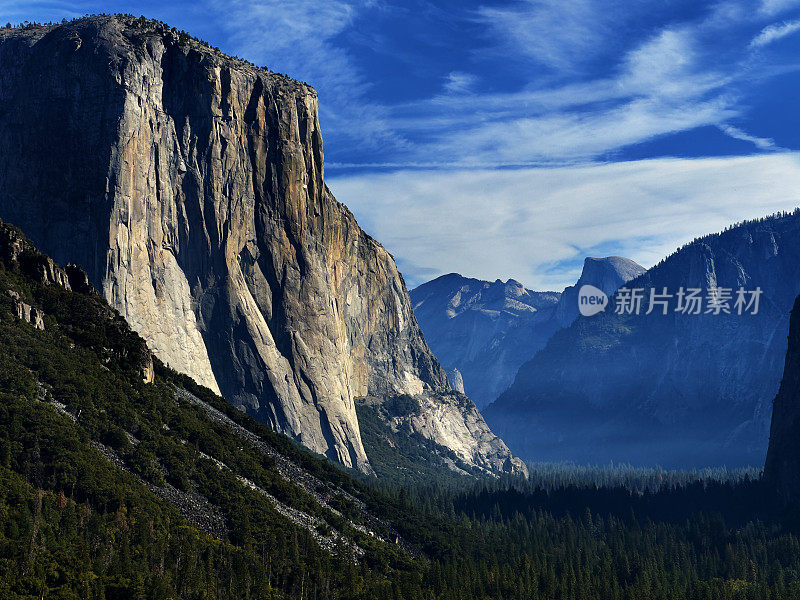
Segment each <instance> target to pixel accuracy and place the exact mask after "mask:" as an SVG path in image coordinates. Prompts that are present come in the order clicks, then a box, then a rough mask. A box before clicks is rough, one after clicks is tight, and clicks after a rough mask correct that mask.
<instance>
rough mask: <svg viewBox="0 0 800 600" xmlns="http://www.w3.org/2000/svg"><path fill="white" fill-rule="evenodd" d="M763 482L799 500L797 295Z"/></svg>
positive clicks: (799, 331) (799, 323) (799, 322)
mask: <svg viewBox="0 0 800 600" xmlns="http://www.w3.org/2000/svg"><path fill="white" fill-rule="evenodd" d="M764 479H765V480H766V481H767V482H769V483H770V484H772V485H773V486H774V487H776V488H777V490H778V492H779V494H780V495H781V496H782V497H783V498H784V499H785V500H796V499H797V498H798V497H800V296H798V297H797V299H796V300H795V301H794V307H793V308H792V313H791V319H790V322H789V344H788V348H787V350H786V362H785V364H784V368H783V379H782V380H781V387H780V389H779V390H778V395H777V396H776V397H775V401H774V402H773V404H772V424H771V426H770V432H769V448H768V450H767V460H766V462H765V464H764Z"/></svg>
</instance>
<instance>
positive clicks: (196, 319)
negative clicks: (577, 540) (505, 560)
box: [0, 17, 507, 470]
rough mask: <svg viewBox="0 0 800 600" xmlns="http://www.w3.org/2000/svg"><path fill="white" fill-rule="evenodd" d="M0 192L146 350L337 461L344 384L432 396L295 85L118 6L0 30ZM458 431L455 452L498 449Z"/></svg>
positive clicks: (381, 256)
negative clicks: (334, 189)
mask: <svg viewBox="0 0 800 600" xmlns="http://www.w3.org/2000/svg"><path fill="white" fill-rule="evenodd" d="M0 197H2V198H3V200H2V201H0V216H2V218H4V219H7V220H9V221H11V222H14V223H16V224H18V225H19V226H20V227H21V228H22V229H23V230H24V231H25V232H26V234H27V235H29V236H30V237H31V238H32V239H33V240H34V241H35V242H36V243H37V244H38V245H39V246H40V247H41V248H42V249H43V250H45V251H47V252H48V253H49V254H51V255H52V256H53V257H54V258H55V259H56V260H58V261H62V262H67V261H71V262H76V263H79V264H81V265H84V266H85V268H86V270H87V272H88V274H89V277H90V278H91V280H92V281H93V282H94V283H95V285H97V287H98V288H99V289H101V290H102V293H103V295H104V296H105V298H106V299H107V300H108V301H109V302H110V303H111V304H112V305H113V306H114V307H116V308H117V309H118V310H119V311H120V312H121V313H122V314H123V316H125V318H126V319H127V320H128V321H129V322H130V324H131V325H132V326H133V328H134V329H135V330H136V331H138V332H139V333H140V334H141V335H142V336H143V337H144V338H145V339H146V340H147V342H148V344H149V345H150V347H151V348H153V350H154V351H155V353H156V354H157V355H158V356H159V357H160V358H161V359H162V360H164V361H165V362H167V363H169V364H170V366H172V367H174V368H176V369H178V370H180V371H183V372H185V373H187V374H189V375H191V376H193V377H194V378H195V379H197V381H198V382H200V383H202V384H204V385H207V386H209V387H211V388H212V389H215V390H218V391H220V392H221V393H222V394H223V395H225V396H226V397H227V398H228V399H229V400H230V401H231V402H233V403H234V404H236V405H238V406H241V407H243V408H246V409H247V410H248V411H249V412H251V413H253V414H255V415H257V416H258V417H259V418H261V419H263V420H265V421H266V422H268V423H270V424H271V425H272V426H273V427H274V428H275V429H276V430H278V431H281V432H284V433H287V434H289V435H292V436H294V437H295V438H297V439H298V440H299V441H301V442H302V443H303V444H305V445H306V446H308V447H309V448H311V449H313V450H316V451H318V452H320V453H324V454H327V455H328V456H329V457H331V458H333V459H335V460H338V461H340V462H341V463H343V464H345V465H348V466H353V467H357V468H360V469H362V470H369V465H368V461H367V458H366V455H365V453H364V448H363V446H362V443H361V439H360V434H359V426H358V422H357V419H356V413H355V408H354V398H355V397H358V396H367V395H372V396H384V395H391V394H402V393H407V394H414V395H421V394H427V395H430V396H432V397H434V398H435V397H436V395H437V394H441V393H445V392H448V391H449V386H448V384H447V380H446V377H445V374H444V371H443V370H442V369H441V367H440V366H439V364H438V362H437V361H436V359H435V357H434V356H433V355H432V354H431V352H430V350H429V349H428V347H427V346H426V345H425V342H424V341H423V339H422V336H421V334H420V332H419V329H418V327H417V324H416V321H415V320H414V315H413V313H412V311H411V307H410V302H409V300H408V295H407V292H406V289H405V284H404V282H403V280H402V277H401V276H400V274H399V273H398V271H397V268H396V266H395V264H394V260H393V259H392V257H391V256H390V255H389V254H388V253H387V252H386V251H385V250H384V249H383V247H381V246H380V245H379V244H378V243H377V242H375V241H374V240H373V239H371V238H370V237H369V236H368V235H366V234H365V233H364V232H363V231H361V229H360V228H359V227H358V225H357V223H356V221H355V219H354V218H353V216H352V214H351V213H350V212H349V211H348V210H347V208H345V207H344V206H343V205H341V204H339V203H338V202H337V201H336V200H335V199H334V198H333V196H332V195H331V193H330V192H329V190H328V189H327V188H326V187H325V184H324V181H323V155H322V138H321V134H320V129H319V123H318V119H317V96H316V92H315V91H314V90H313V89H312V88H310V87H308V86H306V85H304V84H300V83H298V82H296V81H293V80H290V79H288V78H286V77H283V76H279V75H276V74H273V73H270V72H268V71H266V70H263V69H257V68H255V67H253V66H252V65H249V64H247V63H244V62H242V61H239V60H237V59H232V58H230V57H226V56H224V55H222V54H220V53H219V52H216V51H213V50H211V49H209V48H208V47H206V46H204V45H202V44H200V43H199V42H197V41H194V40H191V39H186V38H185V36H180V35H178V34H176V33H174V32H170V31H169V29H164V28H163V27H160V26H159V25H157V24H154V23H152V22H145V21H142V22H140V21H138V20H133V19H128V18H126V17H93V18H87V19H81V20H79V21H75V22H73V23H70V24H67V25H61V26H57V27H49V28H41V29H33V30H27V31H19V30H11V31H3V32H0ZM449 416H450V417H451V418H459V416H458V415H454V414H451V415H449ZM462 420H463V415H462ZM477 427H478V429H479V431H477V432H476V436H475V437H474V440H473V442H472V443H471V445H469V447H462V448H460V449H458V450H459V451H461V452H464V453H465V454H470V455H471V456H472V457H474V458H473V459H474V460H477V461H478V462H480V461H481V460H484V459H486V457H488V456H490V455H491V456H494V455H496V454H498V452H499V453H501V454H502V451H503V450H504V451H505V452H506V454H507V449H506V448H505V446H504V445H503V443H502V441H500V440H499V439H497V438H496V437H495V436H491V433H490V432H488V428H487V427H486V425H485V424H484V423H483V421H482V420H481V421H480V424H479V425H478V426H477ZM487 435H489V436H491V438H492V439H490V440H489V441H488V442H487V441H486V440H485V439H483V438H485V437H486V436H487ZM504 458H507V456H506V457H504ZM486 460H488V459H486ZM494 462H497V461H496V460H495V459H491V461H489V462H486V464H485V465H484V466H486V467H487V468H494V467H495V466H499V465H494Z"/></svg>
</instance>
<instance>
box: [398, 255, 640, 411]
mask: <svg viewBox="0 0 800 600" xmlns="http://www.w3.org/2000/svg"><path fill="white" fill-rule="evenodd" d="M643 272H644V268H643V267H641V266H640V265H638V264H636V263H635V262H633V261H632V260H628V259H627V258H621V257H619V256H611V257H607V258H587V259H586V260H585V262H584V265H583V273H582V274H581V277H580V279H579V280H578V282H577V284H576V285H575V286H571V287H568V288H567V289H566V290H564V292H563V293H559V292H535V291H533V290H529V289H526V288H525V287H524V286H523V285H522V284H520V283H519V282H517V281H514V280H513V279H509V280H508V281H506V282H503V281H501V280H499V279H498V280H496V281H494V282H489V281H481V280H478V279H468V278H466V277H462V276H461V275H458V274H457V273H450V274H449V275H442V276H441V277H438V278H436V279H434V280H433V281H429V282H428V283H424V284H422V285H421V286H419V287H417V288H415V289H414V290H412V291H411V301H412V303H413V304H414V312H415V314H416V316H417V320H418V321H419V324H420V326H421V327H422V331H423V333H424V334H425V340H426V341H427V342H428V344H430V347H431V349H432V350H433V351H434V352H435V353H436V356H437V357H438V358H439V360H441V361H442V364H443V365H444V366H445V368H447V369H448V373H450V372H451V371H450V370H452V369H456V370H458V371H459V372H460V374H461V376H462V377H463V389H462V390H460V391H462V392H464V393H466V394H467V395H468V396H469V397H470V398H472V399H473V400H475V403H476V404H477V405H478V406H479V407H481V408H483V407H485V406H487V405H488V404H490V403H491V402H493V401H494V400H496V399H497V397H498V396H499V395H500V394H501V393H503V392H504V391H505V390H506V389H507V388H508V386H509V385H511V383H512V382H513V381H514V376H515V375H516V374H517V370H518V369H519V368H520V366H521V365H522V364H523V363H525V362H526V361H528V360H530V359H531V358H532V357H533V355H534V354H536V353H537V352H538V351H539V350H541V349H542V348H544V346H545V344H546V343H547V340H549V339H550V337H551V336H552V335H553V334H554V333H555V332H556V331H558V330H559V329H561V328H562V327H567V326H569V325H570V324H571V323H572V322H573V321H574V320H575V318H576V317H577V316H578V290H579V289H580V286H582V285H584V284H591V285H594V286H595V287H597V288H599V289H602V290H603V291H605V292H606V293H607V294H609V295H610V294H613V293H614V291H615V290H616V289H617V288H618V287H619V286H620V285H622V284H623V283H625V282H626V281H630V280H631V279H633V278H634V277H636V276H638V275H641V274H642V273H643ZM450 383H451V385H452V383H453V381H452V378H451V381H450Z"/></svg>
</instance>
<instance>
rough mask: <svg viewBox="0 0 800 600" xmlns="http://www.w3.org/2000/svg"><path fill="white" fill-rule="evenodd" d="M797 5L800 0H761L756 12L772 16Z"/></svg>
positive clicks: (798, 5) (799, 5)
mask: <svg viewBox="0 0 800 600" xmlns="http://www.w3.org/2000/svg"><path fill="white" fill-rule="evenodd" d="M798 7H800V0H761V6H759V7H758V12H759V13H761V14H763V15H767V16H774V15H777V14H780V13H783V12H786V11H787V10H791V9H793V8H798Z"/></svg>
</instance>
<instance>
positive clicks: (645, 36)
mask: <svg viewBox="0 0 800 600" xmlns="http://www.w3.org/2000/svg"><path fill="white" fill-rule="evenodd" d="M93 12H134V13H135V14H145V15H147V16H152V17H155V18H158V19H161V20H165V21H167V22H169V23H170V24H172V25H174V26H177V27H180V28H182V29H186V30H187V31H189V32H191V33H193V34H195V35H197V36H198V37H201V38H203V39H206V40H208V41H209V42H211V43H213V44H214V45H217V46H219V47H220V48H222V49H223V50H225V51H227V52H229V53H231V54H236V55H239V56H242V57H245V58H248V59H250V60H252V61H253V62H256V63H257V64H263V65H266V66H268V67H270V68H271V69H273V70H275V71H279V72H283V73H287V74H290V75H292V76H293V77H296V78H298V79H301V80H304V81H307V82H309V83H311V84H312V85H314V86H315V87H316V88H317V89H318V91H319V96H320V105H321V117H320V118H321V123H322V127H323V132H324V137H325V154H326V175H327V178H328V183H329V185H330V187H331V188H332V189H333V191H334V193H335V194H336V195H337V197H338V198H339V199H340V200H341V201H343V202H344V203H345V204H347V205H348V206H350V208H351V209H353V211H354V213H355V214H356V216H357V217H358V218H359V221H360V222H361V224H362V226H363V227H364V228H365V229H366V230H367V231H368V232H370V233H371V234H373V235H374V236H375V237H376V238H377V239H379V240H380V241H382V242H383V243H384V244H385V245H386V246H387V248H388V249H389V250H390V251H391V252H392V253H393V254H394V255H395V257H396V258H397V260H398V264H399V265H400V267H401V270H402V271H403V273H404V275H405V276H406V279H407V282H408V283H409V285H410V286H413V285H415V284H417V283H420V282H422V281H424V280H426V279H427V278H430V277H433V276H436V275H438V274H442V273H446V272H450V271H458V272H462V273H463V274H465V275H470V276H477V277H481V278H485V279H495V278H498V277H500V278H503V279H505V278H508V277H514V278H515V279H518V280H520V281H522V282H523V283H525V284H526V285H528V286H529V287H534V288H539V289H541V288H551V289H552V288H560V287H563V286H564V285H567V284H569V283H570V282H572V281H574V280H575V278H576V277H577V274H578V270H579V268H580V265H581V264H582V262H583V258H584V256H586V255H599V254H622V255H625V256H629V257H630V258H633V259H634V260H638V261H639V262H641V263H642V264H644V265H645V266H650V265H652V264H654V263H655V262H657V261H658V260H659V259H660V258H661V257H662V256H663V255H664V254H666V253H668V252H670V251H672V250H674V249H675V247H676V246H678V245H679V244H682V243H684V242H686V241H688V240H690V239H691V238H692V237H694V236H696V235H701V234H704V233H707V232H710V231H714V230H718V229H720V228H722V227H724V226H725V225H726V224H728V223H729V222H733V221H737V220H740V219H742V218H749V217H757V216H760V215H763V214H767V213H771V212H774V211H777V210H787V209H791V208H793V207H794V206H796V205H798V204H800V158H799V157H800V154H797V152H798V151H800V111H798V110H797V108H796V105H797V101H798V96H800V94H798V88H799V87H800V0H798V1H794V0H761V1H759V0H749V1H746V2H745V1H742V2H739V1H736V0H731V1H726V2H698V1H696V0H695V1H672V2H670V1H665V0H660V1H650V0H625V1H620V0H571V1H564V0H519V1H514V2H497V1H489V0H487V1H478V2H473V1H470V0H461V1H449V0H443V1H438V2H424V1H403V2H399V1H397V2H392V1H383V0H365V1H361V2H346V1H343V0H324V1H323V0H293V1H284V0H260V1H256V0H234V1H232V2H223V1H219V0H200V1H199V2H176V3H155V2H144V3H142V2H137V3H132V2H92V1H89V2H83V1H79V2H69V1H65V2H62V1H58V0H56V1H50V2H26V1H25V0H22V1H18V2H13V3H12V2H4V1H2V0H0V21H12V22H19V21H22V20H26V19H28V20H51V19H52V20H57V19H61V18H62V17H72V16H80V15H82V14H85V13H93Z"/></svg>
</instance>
